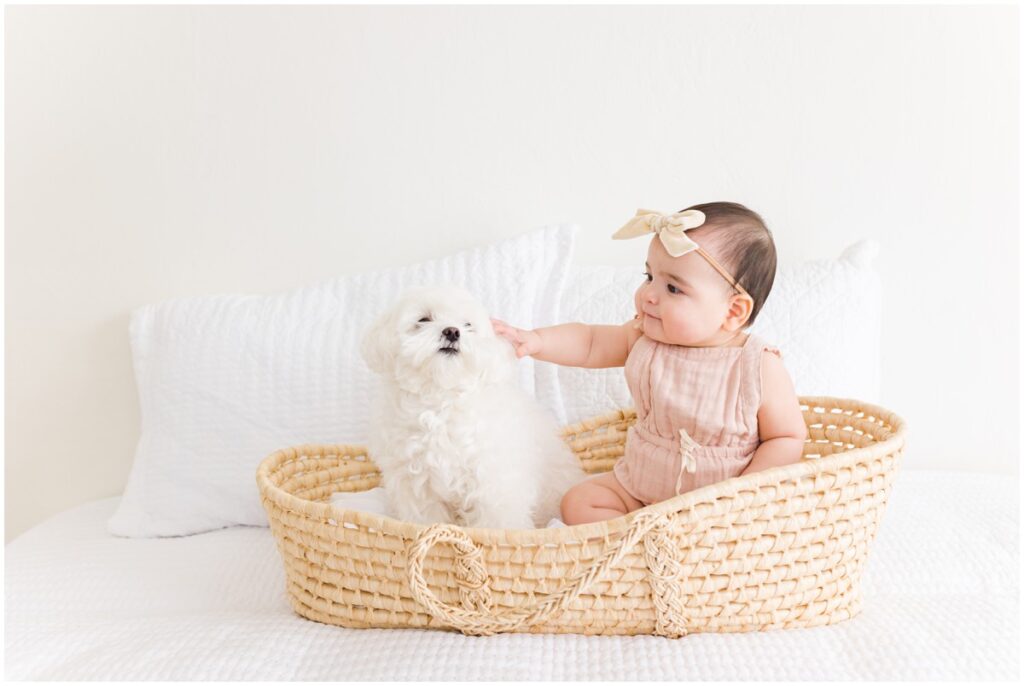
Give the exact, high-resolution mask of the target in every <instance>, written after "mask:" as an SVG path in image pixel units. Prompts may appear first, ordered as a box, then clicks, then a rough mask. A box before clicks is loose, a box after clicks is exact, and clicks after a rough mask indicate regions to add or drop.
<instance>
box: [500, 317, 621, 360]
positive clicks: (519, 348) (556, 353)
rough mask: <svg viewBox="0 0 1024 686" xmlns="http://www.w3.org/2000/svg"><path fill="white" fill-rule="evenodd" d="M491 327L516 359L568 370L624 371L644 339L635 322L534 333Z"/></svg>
mask: <svg viewBox="0 0 1024 686" xmlns="http://www.w3.org/2000/svg"><path fill="white" fill-rule="evenodd" d="M491 324H492V325H493V326H494V333H496V334H498V335H499V336H503V337H505V338H507V339H508V340H509V341H510V342H511V343H512V345H513V346H514V347H515V350H516V357H523V356H524V355H532V356H533V357H534V358H535V359H538V360H541V361H543V362H554V363H555V364H560V365H565V366H568V367H591V368H598V367H621V366H623V365H624V364H626V357H627V356H628V355H629V351H630V349H632V347H633V344H634V343H636V341H637V339H638V338H640V331H639V330H638V329H637V328H636V327H635V324H636V320H635V319H633V320H630V321H628V322H626V323H625V324H623V325H621V326H611V325H603V324H594V325H591V324H575V323H574V324H559V325H558V326H546V327H543V328H540V329H533V330H528V329H517V328H515V327H514V326H509V325H508V324H506V323H505V322H502V321H499V320H497V319H492V320H491Z"/></svg>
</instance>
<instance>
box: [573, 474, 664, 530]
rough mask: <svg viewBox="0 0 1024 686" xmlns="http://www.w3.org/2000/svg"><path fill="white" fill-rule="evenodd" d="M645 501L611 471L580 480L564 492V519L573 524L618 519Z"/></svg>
mask: <svg viewBox="0 0 1024 686" xmlns="http://www.w3.org/2000/svg"><path fill="white" fill-rule="evenodd" d="M643 506H644V504H643V503H642V502H640V501H639V500H637V499H636V498H634V497H633V496H631V495H630V494H629V493H627V492H626V489H624V488H623V487H622V484H620V483H619V480H618V479H616V478H615V475H614V474H612V473H611V472H605V473H604V474H598V475H597V476H595V477H593V478H592V479H587V480H586V481H584V482H583V483H579V484H576V485H575V486H573V487H572V488H570V489H569V490H568V491H567V492H566V494H565V495H564V496H562V521H564V522H565V523H566V524H568V525H569V526H572V525H573V524H589V523H590V522H600V521H604V520H605V519H614V518H615V517H621V516H622V515H624V514H626V513H629V512H632V511H633V510H638V509H640V508H641V507H643Z"/></svg>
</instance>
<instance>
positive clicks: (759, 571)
mask: <svg viewBox="0 0 1024 686" xmlns="http://www.w3.org/2000/svg"><path fill="white" fill-rule="evenodd" d="M801 403H802V406H803V411H804V419H805V420H806V422H807V427H808V429H809V434H810V437H809V439H808V441H807V443H806V445H805V446H804V459H803V460H802V461H801V462H799V463H797V464H794V465H789V466H786V467H779V468H776V469H771V470H765V471H762V472H756V473H753V474H749V475H746V476H740V477H736V478H734V479H729V480H728V481H723V482H721V483H717V484H713V485H711V486H706V487H704V488H700V489H697V490H694V491H690V492H688V493H684V494H682V495H679V496H676V497H674V498H672V499H670V500H667V501H664V502H661V503H656V504H654V505H651V506H649V507H645V508H642V509H640V510H637V511H635V512H632V513H630V514H628V515H626V516H624V517H619V518H616V519H612V520H608V521H605V522H595V523H593V524H584V525H579V526H572V527H564V528H553V529H533V530H504V529H465V528H460V527H457V526H452V525H446V524H437V525H433V526H421V525H416V524H410V523H405V522H400V521H397V520H394V519H390V518H388V517H383V516H378V515H374V514H369V513H364V512H356V511H351V510H344V509H341V508H338V507H334V506H332V505H330V504H328V503H327V502H326V501H327V500H328V498H330V496H331V494H332V493H334V492H336V491H362V490H366V489H369V488H372V487H374V486H377V485H378V484H379V481H380V473H379V472H378V471H377V468H376V467H375V466H374V464H373V462H372V461H371V460H370V459H369V457H368V456H367V454H366V450H365V448H363V447H362V446H353V445H305V446H300V447H294V448H288V449H285V450H280V451H278V452H276V453H274V454H273V455H270V456H269V457H267V458H266V459H265V460H263V462H262V463H261V464H260V466H259V470H258V471H257V475H256V480H257V483H258V484H259V489H260V493H261V496H262V499H263V505H264V507H265V508H266V510H267V514H268V515H269V518H270V528H271V530H272V532H273V534H274V537H275V539H276V540H277V546H278V550H279V551H280V553H281V557H282V558H283V559H284V565H285V571H286V576H287V590H288V596H289V598H290V600H291V603H292V607H293V608H294V609H295V611H296V612H297V613H298V614H300V615H302V616H303V617H306V618H308V619H312V620H315V621H318V622H325V623H328V624H339V625H341V626H346V627H361V628H363V627H430V628H448V629H458V630H460V631H462V632H464V633H467V634H484V635H486V634H493V633H498V632H507V631H525V632H555V633H580V634H658V635H662V636H671V637H678V636H683V635H685V634H687V633H692V632H703V631H752V630H757V629H779V628H795V627H809V626H818V625H823V624H832V623H835V622H840V621H842V620H844V619H847V618H849V617H852V616H854V615H856V614H857V613H858V612H859V611H860V604H861V600H860V578H861V574H862V573H863V571H864V564H865V560H866V559H867V551H868V546H869V545H870V543H871V541H872V540H873V539H874V537H875V532H876V531H877V530H878V524H879V521H880V519H881V517H882V512H883V510H884V508H885V503H886V500H887V498H888V496H889V491H890V489H891V488H892V483H893V479H894V478H895V476H896V471H897V468H898V465H899V461H900V457H901V455H902V452H903V445H904V435H905V428H904V422H903V420H901V419H900V418H899V417H897V416H896V415H894V414H892V413H891V412H889V411H888V410H885V409H883V408H881V407H876V406H873V405H867V404H865V403H861V402H858V401H855V400H841V399H837V398H824V397H805V398H801ZM635 419H636V414H635V413H634V412H633V411H632V410H624V411H616V412H612V413H609V414H606V415H603V416H600V417H596V418H593V419H590V420H587V421H584V422H581V423H580V424H576V425H574V426H570V427H567V428H566V429H565V430H564V434H565V439H566V441H567V442H568V443H569V445H570V446H571V447H572V449H573V450H574V451H575V452H576V454H577V456H578V457H579V458H580V460H581V461H582V463H583V465H584V468H585V469H586V471H587V472H589V473H592V474H593V473H598V472H603V471H607V470H609V469H611V467H612V465H613V464H614V463H615V460H617V459H618V458H619V457H620V456H621V455H622V453H623V448H624V444H625V437H626V429H627V428H628V427H629V426H630V425H631V424H632V423H633V422H634V421H635Z"/></svg>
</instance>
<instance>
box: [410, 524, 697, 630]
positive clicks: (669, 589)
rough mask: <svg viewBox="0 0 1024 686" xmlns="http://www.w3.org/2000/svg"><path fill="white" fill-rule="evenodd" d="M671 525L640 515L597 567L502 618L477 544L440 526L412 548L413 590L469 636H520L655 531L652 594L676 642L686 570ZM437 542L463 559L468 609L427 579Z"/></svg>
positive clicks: (650, 554) (461, 578)
mask: <svg viewBox="0 0 1024 686" xmlns="http://www.w3.org/2000/svg"><path fill="white" fill-rule="evenodd" d="M670 523H671V519H670V517H669V515H668V514H653V513H649V512H641V513H639V514H638V515H637V516H636V518H635V519H634V520H633V523H632V525H630V527H629V529H627V530H626V532H625V534H624V535H623V536H622V538H620V539H619V542H618V545H616V546H615V547H613V548H611V549H610V550H608V551H606V552H605V554H604V555H602V556H601V558H600V559H599V560H598V561H597V563H596V564H594V565H591V567H590V568H589V569H586V570H583V571H581V572H579V573H577V574H576V575H575V576H573V577H571V578H569V579H568V581H567V582H566V585H565V586H563V587H562V588H561V589H559V590H558V591H556V592H555V593H552V594H550V595H548V596H547V597H546V598H544V600H542V601H540V602H539V603H537V604H535V605H534V606H533V607H528V608H517V609H514V610H507V611H503V612H500V613H496V612H495V611H494V610H493V609H492V606H491V593H490V587H489V586H488V584H487V571H486V569H485V568H484V564H483V554H482V553H481V552H480V549H479V548H478V547H477V546H476V544H475V543H474V542H473V539H471V538H470V537H469V536H468V535H467V534H466V532H465V531H463V530H462V529H460V528H458V527H456V526H452V525H450V524H434V525H432V526H430V527H427V528H426V529H424V530H423V531H421V532H420V534H419V536H417V537H416V540H415V541H414V542H413V544H412V546H411V547H410V549H409V564H408V572H409V589H410V591H411V592H412V596H413V598H415V599H416V602H418V603H419V604H420V605H422V606H423V607H425V608H426V609H427V611H428V612H430V614H431V615H433V616H434V617H436V618H437V619H440V620H441V621H443V622H445V623H446V624H448V625H449V626H452V627H454V628H456V629H458V630H459V631H461V632H462V633H464V634H472V635H480V636H489V635H492V634H495V633H504V632H509V631H516V630H517V629H520V628H522V627H527V626H532V625H534V624H536V623H538V622H541V621H543V620H545V619H547V618H548V617H550V616H551V615H552V614H554V613H555V612H557V611H559V610H563V609H565V608H566V607H568V605H569V604H570V603H572V602H573V601H574V600H576V599H577V598H578V597H579V596H580V595H581V594H582V593H583V592H584V591H586V590H587V589H588V588H590V586H591V585H592V584H593V583H594V582H595V581H597V580H598V579H599V578H601V577H602V576H603V575H604V574H605V572H607V571H608V570H609V569H610V568H611V567H613V566H614V565H616V564H618V563H619V562H620V561H621V560H622V558H623V557H624V556H625V555H626V553H628V552H629V550H630V549H631V548H632V547H633V546H634V545H636V544H637V543H638V542H639V541H640V540H641V538H643V537H644V536H645V535H646V534H647V533H648V532H652V534H653V535H652V536H651V537H649V538H650V540H649V541H648V540H645V541H644V543H645V557H646V559H647V566H648V568H649V569H650V571H651V573H652V590H653V591H654V595H655V607H656V609H657V614H658V623H657V627H656V633H658V634H661V635H665V636H673V637H675V636H682V635H685V634H686V628H685V626H684V624H683V622H682V619H681V618H682V601H681V598H680V597H679V592H678V583H674V582H678V579H679V576H680V570H681V565H680V564H679V561H678V559H675V556H676V555H678V550H676V546H674V545H671V544H669V538H668V533H667V532H668V528H669V525H670ZM652 530H653V531H652ZM437 543H449V544H451V545H452V546H453V547H454V548H455V550H456V553H457V555H458V557H457V559H456V570H455V571H456V578H457V581H458V583H459V596H460V598H461V601H462V607H454V606H451V605H445V604H444V603H442V602H441V601H440V600H438V599H437V596H435V595H434V593H433V592H432V591H431V590H430V589H429V588H428V587H427V582H426V581H425V580H424V578H423V560H424V559H425V558H426V556H427V552H429V551H430V549H431V548H433V547H434V545H436V544H437Z"/></svg>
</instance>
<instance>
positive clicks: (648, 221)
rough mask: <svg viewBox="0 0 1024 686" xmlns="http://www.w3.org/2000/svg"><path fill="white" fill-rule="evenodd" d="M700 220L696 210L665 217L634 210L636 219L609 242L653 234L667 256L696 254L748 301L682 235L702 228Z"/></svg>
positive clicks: (717, 266) (729, 278) (723, 272)
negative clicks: (656, 236)
mask: <svg viewBox="0 0 1024 686" xmlns="http://www.w3.org/2000/svg"><path fill="white" fill-rule="evenodd" d="M704 218H705V217H704V213H703V212H701V211H700V210H686V211H685V212H676V213H675V214H668V215H665V214H662V213H661V212H656V211H654V210H637V211H636V216H635V217H633V218H632V219H630V220H629V221H628V222H626V224H625V226H623V227H622V228H621V229H619V230H618V231H616V232H615V233H614V234H612V238H613V239H616V240H623V239H627V238H636V237H637V236H643V235H645V234H648V233H656V234H658V238H659V239H660V240H661V244H662V245H663V246H665V250H666V251H667V252H668V254H669V255H671V256H672V257H681V256H683V255H685V254H686V253H689V252H694V251H696V252H697V254H698V255H700V256H701V257H703V258H704V259H705V260H707V262H708V264H710V265H711V266H712V267H714V268H715V271H717V272H718V273H719V274H721V275H722V276H723V277H725V280H726V281H728V282H729V285H731V286H732V287H733V288H735V289H736V290H737V291H739V292H740V293H742V294H743V295H745V296H747V297H748V298H751V295H750V294H749V293H747V291H746V289H744V288H743V286H741V285H740V284H739V282H738V281H737V280H736V279H734V278H732V274H730V273H729V272H728V271H726V270H725V268H724V267H722V265H720V264H719V263H718V261H717V260H716V259H715V258H713V257H712V256H711V255H709V254H708V253H707V251H706V250H704V248H702V247H700V246H699V245H697V244H696V243H695V242H694V241H693V239H692V238H690V237H689V236H688V235H686V232H687V231H688V230H690V229H696V228H697V227H698V226H700V225H702V224H703V223H704ZM751 299H753V298H751Z"/></svg>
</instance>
